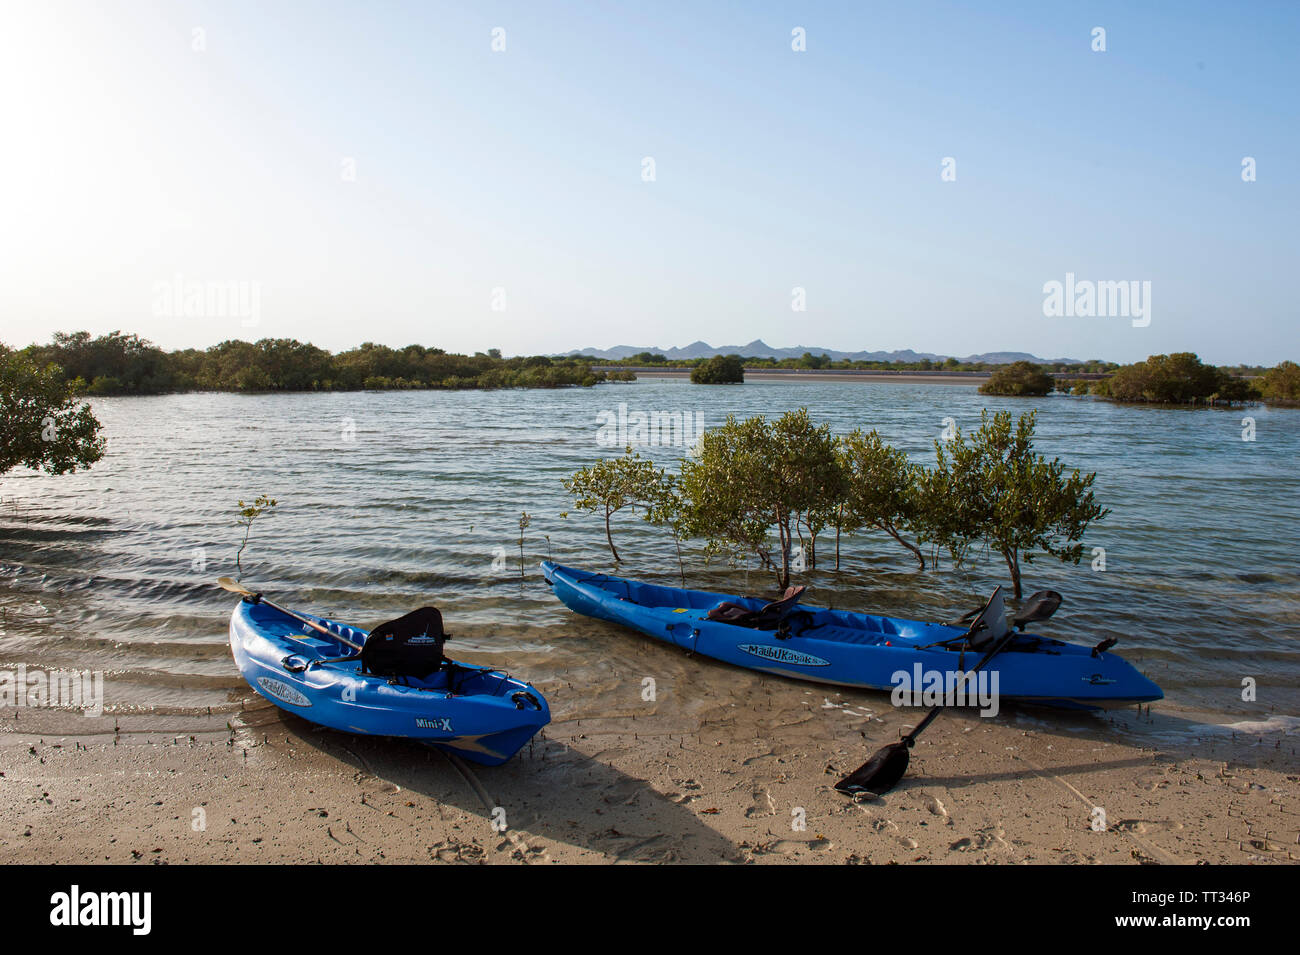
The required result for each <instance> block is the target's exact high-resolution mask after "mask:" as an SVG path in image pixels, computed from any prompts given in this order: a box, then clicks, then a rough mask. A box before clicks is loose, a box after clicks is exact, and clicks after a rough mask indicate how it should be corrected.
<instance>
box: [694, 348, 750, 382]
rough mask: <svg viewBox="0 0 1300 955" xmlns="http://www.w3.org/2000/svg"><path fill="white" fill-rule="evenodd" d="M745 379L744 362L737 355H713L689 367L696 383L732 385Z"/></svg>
mask: <svg viewBox="0 0 1300 955" xmlns="http://www.w3.org/2000/svg"><path fill="white" fill-rule="evenodd" d="M744 381H745V364H744V362H742V361H741V360H740V356H738V355H714V356H713V357H712V358H710V359H708V360H707V361H704V362H701V363H700V364H698V365H696V366H695V367H694V368H692V369H691V382H692V383H694V384H697V385H734V384H742V383H743V382H744Z"/></svg>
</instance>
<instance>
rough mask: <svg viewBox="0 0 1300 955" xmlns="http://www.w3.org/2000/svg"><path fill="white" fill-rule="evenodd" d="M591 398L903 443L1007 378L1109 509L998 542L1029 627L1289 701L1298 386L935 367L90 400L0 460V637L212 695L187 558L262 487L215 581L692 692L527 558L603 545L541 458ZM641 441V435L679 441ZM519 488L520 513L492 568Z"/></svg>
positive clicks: (940, 605) (916, 595)
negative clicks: (79, 461)
mask: <svg viewBox="0 0 1300 955" xmlns="http://www.w3.org/2000/svg"><path fill="white" fill-rule="evenodd" d="M620 403H626V405H627V406H628V410H629V411H631V412H636V411H643V412H650V411H656V410H657V411H668V412H682V413H691V414H693V415H699V416H701V418H702V420H703V421H704V423H705V424H706V425H715V424H719V423H721V422H722V421H723V420H724V419H725V417H726V415H727V414H729V413H736V414H739V415H748V414H754V413H760V412H761V413H765V414H779V413H780V412H782V411H785V410H787V409H790V408H796V407H799V406H807V407H808V408H809V409H810V411H811V412H812V414H813V415H814V417H815V418H816V419H819V420H826V421H829V422H831V424H832V427H833V428H834V429H836V430H837V431H846V430H850V429H852V428H854V427H857V426H865V427H868V428H870V427H874V428H877V429H878V430H879V431H880V432H881V433H882V434H883V435H884V436H885V437H886V438H887V439H888V440H889V441H891V442H892V443H894V444H896V445H898V446H900V447H903V448H905V449H907V450H908V451H909V452H911V453H913V454H914V455H915V456H916V457H917V459H918V460H925V461H932V460H933V451H932V443H933V441H934V439H935V438H936V437H938V435H939V432H940V431H941V429H942V428H943V419H944V418H948V417H951V418H953V419H955V421H956V422H957V423H958V424H960V425H962V426H963V427H964V428H970V427H973V426H974V425H976V424H977V423H978V420H979V414H980V410H981V408H984V407H986V406H987V407H989V408H992V409H1000V408H1008V409H1012V410H1013V411H1015V412H1019V411H1021V410H1025V409H1027V408H1028V407H1033V406H1036V407H1038V408H1039V410H1040V419H1039V428H1038V433H1039V448H1040V450H1042V451H1044V452H1046V453H1048V454H1050V455H1059V456H1060V457H1062V458H1063V459H1064V460H1065V461H1066V462H1068V463H1069V464H1070V465H1071V466H1077V467H1081V468H1084V469H1086V470H1095V471H1096V472H1097V474H1098V478H1097V485H1096V489H1097V493H1098V496H1099V498H1100V500H1101V501H1102V502H1103V503H1104V504H1105V505H1107V506H1109V507H1110V508H1111V509H1112V513H1111V515H1110V516H1109V517H1108V518H1107V519H1106V520H1105V521H1103V522H1101V523H1100V524H1098V525H1096V526H1095V527H1094V529H1093V530H1092V531H1091V532H1090V534H1089V536H1088V539H1087V541H1086V544H1087V545H1088V547H1089V548H1092V547H1104V548H1105V551H1106V569H1105V571H1104V572H1102V571H1097V570H1093V569H1092V568H1091V567H1090V565H1089V561H1088V560H1085V561H1084V562H1083V563H1081V564H1080V565H1079V566H1077V567H1074V566H1065V565H1061V564H1060V563H1058V562H1056V561H1054V560H1051V559H1049V558H1043V559H1040V561H1037V562H1035V563H1033V564H1032V565H1029V566H1028V567H1027V568H1026V579H1025V586H1026V592H1029V591H1032V590H1035V589H1040V588H1044V587H1050V588H1052V589H1055V590H1059V591H1061V592H1062V593H1063V594H1065V596H1066V602H1065V604H1064V606H1063V607H1062V608H1061V610H1060V611H1059V612H1058V614H1057V616H1056V618H1055V619H1054V620H1053V621H1051V623H1050V624H1049V625H1048V626H1046V627H1044V628H1043V630H1044V632H1047V633H1051V634H1052V635H1055V636H1059V637H1061V638H1064V639H1069V640H1076V641H1079V642H1088V643H1094V642H1096V641H1098V640H1100V639H1101V638H1102V637H1105V636H1118V637H1119V638H1120V643H1119V645H1118V647H1117V648H1116V649H1117V651H1119V652H1122V653H1123V654H1125V655H1126V656H1127V657H1128V658H1129V659H1130V660H1132V661H1134V662H1135V663H1137V664H1138V665H1139V666H1140V667H1141V668H1142V669H1143V670H1144V671H1145V672H1146V673H1147V674H1148V675H1150V676H1151V677H1153V678H1154V679H1155V680H1156V681H1157V682H1159V683H1160V684H1161V685H1162V686H1163V687H1164V688H1165V691H1166V694H1167V696H1168V699H1167V700H1166V702H1165V703H1163V704H1160V706H1161V707H1162V708H1163V709H1164V710H1166V711H1170V710H1172V711H1175V712H1177V711H1186V712H1188V713H1193V712H1196V713H1204V712H1209V713H1212V714H1217V715H1222V716H1225V717H1235V718H1241V717H1243V716H1247V717H1249V718H1261V717H1263V716H1266V715H1268V714H1278V715H1289V714H1296V713H1298V712H1300V689H1298V688H1300V644H1298V643H1297V636H1298V635H1300V557H1298V556H1297V545H1296V528H1297V526H1298V525H1300V521H1298V520H1297V518H1298V517H1300V469H1297V462H1298V461H1300V411H1297V410H1268V409H1264V408H1257V409H1250V410H1248V411H1245V412H1243V411H1240V410H1235V411H1224V410H1196V411H1193V410H1164V409H1150V408H1132V407H1120V406H1115V405H1111V404H1106V403H1101V402H1096V401H1091V400H1086V399H1072V398H1066V397H1061V396H1053V397H1050V398H1044V399H1038V400H1036V401H1033V402H1029V403H1026V402H1023V401H1013V400H1006V399H994V398H984V397H981V396H980V395H979V394H977V392H976V390H975V388H974V387H973V386H956V385H924V384H892V383H882V384H863V383H850V382H801V383H787V382H773V383H764V382H750V383H748V384H746V385H744V386H743V387H738V388H737V387H714V388H706V387H698V386H692V385H690V384H688V383H686V382H683V381H671V380H669V381H663V380H660V381H641V382H637V383H635V384H629V385H609V386H601V387H598V388H595V389H587V390H566V391H555V392H541V391H501V392H458V393H444V392H431V391H426V392H404V393H393V392H368V393H351V394H310V395H309V394H300V395H257V396H241V395H210V394H193V395H175V396H166V397H157V398H117V399H103V400H98V401H96V402H94V405H95V411H96V413H97V414H98V415H99V417H100V419H101V420H102V421H103V423H104V425H105V429H106V433H107V434H108V435H109V437H110V443H111V446H110V451H109V453H108V455H107V456H106V458H105V459H104V460H103V461H102V462H101V463H100V464H98V465H97V466H96V467H95V468H94V469H93V470H91V471H89V472H84V473H81V474H76V475H66V476H62V477H47V476H39V475H34V474H29V473H10V474H9V475H6V476H5V477H3V478H0V634H2V637H0V665H4V666H7V665H14V664H18V663H27V664H29V665H37V666H44V667H77V668H81V669H87V668H89V669H96V670H103V671H105V673H106V697H107V701H108V708H109V710H110V711H118V712H128V711H137V710H152V711H158V712H176V711H190V710H195V709H200V708H206V707H214V708H221V707H226V708H230V707H235V706H238V705H239V704H240V702H241V701H243V700H246V699H247V698H248V697H249V696H250V695H251V694H250V692H249V691H248V689H247V687H246V686H245V685H244V684H243V683H242V681H241V680H240V678H239V675H238V673H237V671H236V670H235V667H234V664H233V663H232V661H231V659H230V655H229V649H228V646H227V644H226V623H227V618H228V615H229V612H230V610H231V607H232V603H233V598H232V597H231V596H230V595H228V594H226V593H224V592H222V591H220V590H218V589H216V588H215V587H214V586H213V583H212V582H213V580H214V579H215V578H216V577H217V576H219V575H222V574H232V575H233V574H234V556H235V547H236V544H237V542H238V539H239V536H240V530H239V528H238V527H237V526H236V524H235V518H236V513H235V511H236V508H235V502H236V501H237V500H238V499H240V498H243V499H246V500H251V499H252V498H253V497H255V496H256V495H258V494H260V493H265V494H269V495H272V496H274V497H276V498H278V499H279V501H280V504H279V506H278V507H277V508H275V510H274V511H273V512H272V513H271V514H269V515H268V516H266V517H265V518H263V519H262V520H261V521H260V522H259V523H258V524H257V525H256V527H255V528H254V530H253V534H252V539H251V542H250V544H249V547H248V550H247V551H246V555H245V558H244V569H245V575H246V576H245V580H246V582H247V583H250V584H251V585H253V586H255V587H257V588H260V589H262V590H264V591H265V592H266V593H267V594H268V595H273V596H275V597H276V598H279V599H280V601H281V602H282V603H286V604H288V605H291V606H298V607H302V608H309V609H312V610H315V611H318V612H321V613H325V614H328V615H331V616H337V617H339V618H341V619H344V620H346V621H348V622H353V623H357V624H359V625H362V626H369V625H372V624H374V623H377V622H379V621H381V620H384V619H387V618H389V617H393V616H397V615H399V614H401V613H404V612H406V611H407V610H410V609H412V608H414V607H417V606H420V605H423V604H426V603H434V604H437V605H438V606H440V607H441V608H442V609H443V611H444V614H445V615H446V618H447V625H448V629H449V630H451V631H452V633H453V641H452V643H451V644H450V645H449V651H454V652H455V654H457V655H460V656H462V657H464V658H466V659H470V660H475V661H477V662H487V663H493V664H497V665H508V666H509V667H510V669H511V670H512V671H513V672H515V673H516V674H518V675H521V676H524V677H525V678H528V679H532V680H534V681H535V682H538V683H539V685H542V686H543V687H544V688H547V692H548V693H551V694H552V695H554V696H555V697H556V698H555V699H553V701H552V702H553V704H555V706H556V709H557V712H567V713H570V714H573V713H579V714H580V713H582V712H594V711H595V710H596V709H597V708H598V706H599V701H600V700H602V699H614V698H616V697H617V696H618V694H619V693H620V692H621V690H620V689H619V688H620V687H622V686H623V684H624V683H626V681H627V680H629V679H633V676H631V675H629V674H636V676H635V679H637V680H639V679H640V677H639V674H640V673H641V672H643V671H644V670H645V668H646V667H648V666H652V667H653V666H661V667H665V668H669V669H670V670H671V671H672V673H673V674H675V675H676V676H679V677H681V678H682V679H683V680H684V681H685V684H684V685H686V686H687V687H693V692H696V693H698V694H705V693H707V692H708V686H709V683H710V681H717V680H727V679H731V678H732V674H733V673H734V672H735V671H729V670H726V669H725V668H721V667H711V666H703V667H702V666H701V665H700V664H699V663H698V662H691V661H687V660H686V659H685V658H683V657H681V656H680V655H679V654H677V652H676V651H673V650H671V649H669V648H664V647H660V646H655V645H651V644H650V643H649V641H646V640H644V639H643V638H640V637H637V636H635V635H632V634H629V633H625V632H623V631H620V630H618V629H616V628H614V627H610V626H607V625H605V624H601V623H595V622H592V621H586V620H583V619H581V618H576V617H574V616H573V615H572V614H571V613H570V612H569V611H568V610H567V609H565V608H564V607H563V606H561V605H560V604H559V603H558V602H557V601H555V600H554V599H553V598H552V597H551V596H550V593H549V591H548V590H547V588H546V586H545V585H544V584H543V582H542V579H541V576H540V573H539V571H538V568H537V564H538V561H540V560H542V559H545V558H546V557H547V556H551V557H554V558H555V559H557V560H560V561H562V562H566V563H570V564H575V565H578V566H583V567H591V568H602V569H612V561H611V560H610V557H609V553H608V550H607V549H606V547H605V544H604V536H603V530H602V528H601V524H600V521H599V520H598V519H597V518H595V517H592V516H588V515H582V514H578V513H576V512H572V511H571V502H569V501H568V500H566V497H565V494H564V490H563V488H562V486H561V483H560V482H561V478H563V477H564V476H565V475H567V474H569V473H571V472H572V471H574V470H575V469H577V468H578V467H580V466H582V465H584V464H587V463H590V462H592V461H594V460H596V459H598V458H600V457H603V456H608V455H609V454H611V453H614V452H613V451H612V450H611V449H609V448H606V447H602V446H601V445H600V444H598V437H597V428H598V416H599V415H600V413H601V412H612V413H615V414H617V411H618V406H619V404H620ZM1244 415H1250V416H1252V417H1253V418H1254V419H1255V424H1256V439H1255V440H1254V441H1243V440H1242V418H1243V416H1244ZM645 453H647V454H648V455H649V456H650V457H652V458H654V459H655V460H656V461H657V462H659V463H662V464H668V463H671V462H673V461H675V460H676V458H677V457H679V456H680V454H681V451H680V449H676V448H649V449H646V450H645ZM524 510H526V511H527V512H528V513H529V514H530V515H531V516H532V525H531V526H530V527H529V528H528V529H527V530H526V531H525V532H524V539H523V573H522V576H521V573H520V546H519V536H520V535H519V530H518V519H519V515H520V512H521V511H524ZM565 510H570V511H571V512H570V513H569V515H568V517H567V518H565V517H562V516H561V512H562V511H565ZM615 524H616V528H615V534H616V538H615V541H616V543H617V544H618V545H619V547H620V551H621V553H622V555H623V557H624V562H623V564H622V570H621V572H622V573H624V574H627V575H631V576H641V577H645V578H650V579H657V580H665V581H667V580H674V579H676V577H677V573H678V571H677V563H676V555H675V551H674V549H673V545H672V541H671V538H670V537H668V536H666V534H665V533H664V532H661V531H658V530H656V529H654V528H651V527H649V526H647V525H645V524H643V523H642V522H641V520H640V519H639V516H637V515H633V514H630V513H628V512H624V513H622V514H619V515H617V516H616V517H615ZM832 552H833V541H831V542H823V544H822V546H821V552H820V555H819V556H820V559H821V562H822V565H823V566H822V567H819V569H818V570H817V572H815V573H813V574H811V575H809V582H811V584H812V586H813V591H812V595H811V596H812V597H814V598H816V599H815V600H810V602H816V603H823V604H833V605H834V606H836V607H841V608H854V609H869V610H874V611H880V612H885V613H890V614H895V615H900V616H912V617H921V618H935V619H947V618H951V617H953V616H956V615H958V614H959V613H961V612H964V611H965V610H966V609H968V607H969V606H971V605H973V604H974V603H977V602H978V601H979V599H980V598H981V597H982V596H984V595H986V594H987V592H988V591H989V590H991V589H992V587H993V586H994V585H995V584H997V583H1005V582H1006V581H1005V579H1004V578H1005V568H1004V566H1003V565H1002V563H1001V561H1000V559H998V558H992V559H988V560H983V561H980V562H977V563H976V564H975V565H973V566H971V567H968V568H966V569H964V570H954V569H952V568H951V567H949V566H948V565H947V564H946V563H945V564H944V565H943V566H941V567H940V568H939V569H937V570H927V571H925V572H917V571H916V570H914V564H913V562H912V560H911V558H910V556H909V555H908V554H907V553H905V552H904V551H903V550H901V549H900V548H898V547H897V545H895V544H894V543H893V542H892V541H890V540H888V539H886V538H884V537H883V536H880V535H875V534H870V535H863V536H860V537H854V538H845V539H844V541H843V542H842V554H843V560H842V564H841V569H840V571H839V572H836V571H834V569H833V568H832V567H831V563H832V561H831V554H832ZM686 575H687V581H688V583H689V584H691V585H692V586H698V587H703V588H710V589H718V590H724V591H746V592H751V593H757V592H762V591H765V590H766V589H768V588H770V586H771V583H770V577H769V576H767V575H764V574H762V573H759V572H758V571H757V570H752V571H747V570H745V569H743V568H737V569H731V568H727V567H725V566H718V565H716V564H715V565H713V566H706V565H705V564H704V562H703V560H702V558H700V557H699V556H698V552H696V551H693V550H690V549H688V551H687V554H686ZM697 674H702V675H699V676H697ZM1247 677H1252V678H1254V679H1255V680H1257V681H1258V685H1259V689H1258V695H1259V700H1258V701H1257V702H1255V703H1246V702H1243V701H1242V700H1241V684H1242V680H1243V679H1244V678H1247ZM692 681H695V682H692ZM778 682H784V681H778ZM880 699H881V700H884V699H885V698H884V697H883V696H881V697H880Z"/></svg>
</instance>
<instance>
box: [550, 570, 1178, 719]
mask: <svg viewBox="0 0 1300 955" xmlns="http://www.w3.org/2000/svg"><path fill="white" fill-rule="evenodd" d="M542 573H543V575H544V576H545V577H546V580H547V582H548V583H549V584H550V585H551V589H552V591H553V592H554V593H555V596H556V597H557V598H559V599H560V600H561V601H562V602H563V603H564V604H565V605H566V606H568V607H569V608H570V609H571V610H573V611H575V612H577V613H580V614H584V615H585V616H589V617H595V618H597V619H600V620H608V621H610V622H611V623H616V624H621V625H623V626H627V627H631V628H633V629H635V630H637V631H639V632H641V633H643V634H645V635H647V636H650V637H653V638H655V639H656V640H660V641H662V642H664V643H668V644H671V645H673V646H676V647H680V648H682V649H684V650H687V651H689V652H692V653H700V654H703V655H704V656H707V657H711V658H713V659H715V660H721V661H722V662H724V663H730V664H733V665H735V666H741V667H745V668H746V669H749V670H757V671H760V672H763V673H771V674H774V675H777V676H783V677H790V678H792V679H797V680H810V681H813V682H817V683H829V684H834V685H837V686H848V687H859V688H862V689H870V690H884V691H894V690H895V688H896V687H898V686H899V685H900V683H902V682H904V679H903V678H900V676H899V674H905V679H906V681H907V683H908V685H909V686H912V687H916V688H917V689H921V688H922V687H924V686H926V685H931V686H933V685H934V683H933V681H934V680H935V679H936V677H934V676H932V674H938V675H939V676H938V677H937V679H938V680H939V681H940V684H941V685H943V686H945V687H950V686H952V685H953V683H954V682H955V680H956V678H957V677H958V676H959V675H960V674H961V673H963V672H964V671H965V670H967V669H969V668H970V667H972V666H974V664H975V663H976V662H977V661H978V659H979V657H978V655H977V654H974V653H971V652H969V651H967V652H966V653H964V654H962V653H961V652H959V651H956V650H950V649H947V648H945V647H941V646H932V644H935V643H936V642H938V641H942V640H949V639H952V638H954V637H960V636H961V635H962V634H963V633H964V632H965V630H964V628H960V627H950V626H947V625H945V624H935V623H926V622H923V621H917V620H906V619H902V618H895V617H881V616H874V615H871V614H855V613H848V612H846V611H837V610H824V609H821V608H817V607H805V606H803V605H802V604H800V605H797V606H796V612H799V611H802V612H803V614H802V615H800V616H799V617H798V618H797V619H800V620H801V621H802V622H803V623H805V624H807V626H805V627H803V628H802V629H800V628H798V627H796V628H793V629H794V631H795V632H794V635H793V636H783V635H781V634H778V633H777V632H776V631H773V630H753V629H749V628H746V627H739V626H736V625H734V624H728V623H722V622H718V621H712V620H708V619H706V615H707V613H708V611H709V610H710V609H711V608H713V607H715V606H716V605H717V604H719V603H721V602H722V601H724V600H726V601H733V602H736V603H740V604H744V605H747V606H750V607H751V608H753V609H758V608H759V607H761V606H762V601H759V600H754V599H752V598H744V597H737V596H734V595H728V594H717V593H710V592H707V591H698V590H687V589H684V588H677V587H663V586H659V585H656V584H647V583H642V582H638V581H633V580H628V579H625V578H622V577H614V576H610V575H607V574H590V573H587V572H585V571H581V570H577V569H574V568H570V567H564V566H561V565H559V564H556V563H554V562H552V561H546V562H545V563H543V564H542ZM985 670H986V671H988V673H989V676H988V678H987V682H986V684H985V686H986V687H991V688H993V692H994V693H995V694H996V695H997V697H998V698H1000V699H1006V700H1015V701H1018V702H1024V703H1035V704H1042V705H1047V706H1053V707H1059V708H1065V709H1084V710H1094V709H1106V708H1111V707H1117V706H1127V705H1129V704H1133V703H1149V702H1152V701H1154V700H1159V699H1161V698H1163V696H1164V694H1163V692H1162V691H1161V690H1160V687H1158V686H1157V685H1156V684H1155V683H1153V682H1152V681H1151V680H1149V679H1147V678H1146V677H1145V676H1143V675H1142V674H1141V673H1139V672H1138V671H1137V669H1136V668H1134V667H1133V666H1132V664H1130V663H1128V662H1127V661H1126V660H1124V659H1123V658H1122V657H1120V656H1118V655H1116V654H1113V653H1099V654H1097V655H1096V656H1093V653H1092V650H1091V648H1089V647H1081V646H1079V645H1077V644H1071V643H1064V642H1062V641H1060V640H1052V639H1050V638H1046V637H1042V636H1038V635H1036V634H1029V633H1026V634H1018V635H1017V636H1016V638H1015V640H1014V641H1013V642H1012V644H1011V645H1010V646H1009V647H1008V648H1007V649H1006V650H1004V651H1003V652H1002V653H1000V654H998V655H997V656H996V657H994V658H993V660H991V661H990V662H989V663H988V665H987V666H986V667H985Z"/></svg>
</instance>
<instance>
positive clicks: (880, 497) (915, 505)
mask: <svg viewBox="0 0 1300 955" xmlns="http://www.w3.org/2000/svg"><path fill="white" fill-rule="evenodd" d="M836 455H837V457H838V460H839V465H840V470H841V472H842V473H843V475H844V495H843V504H842V521H841V526H842V529H843V530H845V531H848V532H852V531H855V530H858V529H860V528H863V527H872V528H875V529H877V530H881V531H884V532H885V533H886V534H888V535H889V536H890V537H892V538H893V539H894V540H896V541H897V542H898V543H900V544H902V545H903V546H904V547H906V548H907V549H908V550H909V551H911V552H912V556H914V557H915V558H916V560H917V563H918V564H919V565H920V568H921V570H924V569H925V557H924V555H923V554H922V553H921V549H920V548H919V547H917V546H916V544H914V543H912V542H911V541H910V540H907V539H906V538H905V536H904V535H919V534H921V533H922V532H923V531H924V523H923V521H922V517H923V516H924V514H925V512H926V509H925V501H924V500H923V498H922V497H921V495H920V493H919V492H920V487H921V480H922V476H923V475H922V471H923V469H922V468H921V467H919V466H918V465H915V464H912V463H911V462H910V461H909V460H908V458H907V453H906V452H904V451H900V450H898V449H897V448H893V447H890V446H889V445H888V444H886V443H885V442H884V441H883V440H882V439H881V437H880V435H879V434H877V433H876V432H875V431H874V430H873V431H871V432H870V433H867V434H864V433H863V432H862V429H861V428H859V429H858V430H856V431H854V432H853V433H852V434H849V435H847V436H845V437H843V438H841V439H840V440H839V442H838V443H837V445H836Z"/></svg>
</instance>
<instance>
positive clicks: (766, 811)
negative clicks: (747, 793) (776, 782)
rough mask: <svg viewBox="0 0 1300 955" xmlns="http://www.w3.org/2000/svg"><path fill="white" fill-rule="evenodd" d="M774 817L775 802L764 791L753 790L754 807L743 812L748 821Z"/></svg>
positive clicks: (769, 794)
mask: <svg viewBox="0 0 1300 955" xmlns="http://www.w3.org/2000/svg"><path fill="white" fill-rule="evenodd" d="M775 815H776V800H774V799H773V798H772V794H771V793H769V792H768V791H767V790H766V789H756V790H754V805H752V806H750V807H749V808H748V809H746V810H745V817H746V818H748V819H761V818H765V817H767V816H775Z"/></svg>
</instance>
